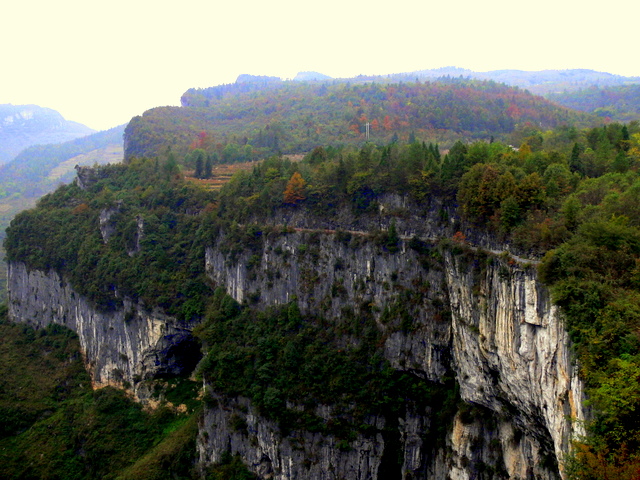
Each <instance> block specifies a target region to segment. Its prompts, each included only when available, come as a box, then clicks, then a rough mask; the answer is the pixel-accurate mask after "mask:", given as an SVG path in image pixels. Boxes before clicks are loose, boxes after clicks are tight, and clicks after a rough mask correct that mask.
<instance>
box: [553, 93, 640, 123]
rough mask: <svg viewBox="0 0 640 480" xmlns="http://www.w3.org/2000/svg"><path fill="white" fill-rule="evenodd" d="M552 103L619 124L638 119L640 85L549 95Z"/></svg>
mask: <svg viewBox="0 0 640 480" xmlns="http://www.w3.org/2000/svg"><path fill="white" fill-rule="evenodd" d="M547 98H548V99H549V100H551V101H553V102H556V103H559V104H561V105H564V106H565V107H569V108H573V109H575V110H580V111H583V112H587V113H592V114H595V115H598V116H600V117H604V118H610V119H612V120H615V121H619V122H629V121H633V120H638V118H640V84H632V85H621V86H610V87H597V86H592V87H589V88H584V89H581V90H576V91H564V92H558V93H550V94H548V95H547Z"/></svg>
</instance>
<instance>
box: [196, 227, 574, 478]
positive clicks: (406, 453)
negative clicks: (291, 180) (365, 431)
mask: <svg viewBox="0 0 640 480" xmlns="http://www.w3.org/2000/svg"><path fill="white" fill-rule="evenodd" d="M310 240H312V241H313V243H312V244H311V243H310ZM356 243H357V242H356ZM301 250H302V252H303V253H300V252H301ZM253 255H255V252H254V253H253ZM470 256H471V257H474V255H473V254H472V255H470V254H469V253H468V252H467V253H466V254H463V255H459V256H454V255H453V254H451V253H450V252H446V251H445V253H444V257H443V258H441V260H440V261H439V262H440V263H439V264H437V262H435V263H434V262H432V263H431V264H429V265H424V264H421V259H420V258H419V257H418V255H417V254H416V252H414V251H413V250H411V249H409V248H406V246H405V247H404V248H401V249H400V252H398V253H395V254H389V253H386V252H382V251H381V249H380V247H376V246H375V245H372V244H371V242H360V243H357V245H356V246H354V245H353V244H351V245H345V244H343V243H341V242H339V241H337V240H336V238H335V236H333V235H329V234H325V235H320V236H319V237H318V236H316V237H311V236H310V234H308V233H302V232H301V233H289V234H286V235H280V236H273V237H272V238H269V239H267V240H265V243H264V248H263V250H262V256H261V262H260V264H259V265H256V263H255V257H254V262H253V263H251V262H249V257H250V254H249V253H247V254H246V255H240V256H239V257H238V258H235V259H229V258H228V257H225V255H223V254H222V253H221V252H220V250H219V249H218V248H217V247H216V246H215V245H214V246H212V247H211V248H210V249H208V250H207V253H206V266H207V271H208V274H209V276H210V277H211V278H212V280H213V281H214V282H216V283H218V284H220V285H225V286H226V287H227V292H228V293H229V294H230V295H231V296H233V297H234V298H235V299H236V300H238V301H243V300H246V299H249V298H251V299H253V300H252V301H253V302H255V303H256V304H257V305H264V306H267V305H274V304H282V303H286V302H287V301H288V299H289V298H292V297H293V295H295V296H296V298H297V301H298V304H299V305H300V308H301V310H303V311H305V312H307V313H314V314H317V313H319V312H322V315H323V316H325V318H337V317H339V315H340V308H341V307H342V306H344V305H345V304H349V305H362V304H368V305H370V306H371V305H374V306H375V307H377V308H376V309H374V311H377V312H378V313H377V315H378V319H379V327H380V328H381V330H382V331H383V332H385V338H386V340H385V344H384V349H385V356H386V358H387V359H388V360H389V362H390V363H391V365H392V366H393V367H394V368H396V369H398V370H405V371H410V372H411V373H414V374H416V375H419V376H421V377H422V378H424V379H426V380H430V381H441V380H442V379H443V377H444V376H445V375H446V373H447V372H453V374H454V375H455V377H456V379H457V382H458V384H459V386H460V396H461V397H462V400H464V401H465V402H467V404H468V405H471V406H472V407H473V409H475V410H476V413H475V416H473V415H472V416H471V417H470V418H469V415H465V414H463V413H459V414H457V415H456V417H455V419H454V421H453V425H452V427H451V430H450V432H449V433H448V434H447V436H446V439H442V442H443V444H442V445H439V446H436V447H433V446H429V445H427V444H425V440H424V439H425V437H428V435H429V433H428V432H429V414H428V413H423V414H421V415H413V414H409V413H407V415H406V416H405V417H404V418H400V419H398V420H399V424H400V430H401V441H400V443H401V447H400V448H401V449H402V453H401V455H402V458H403V466H402V469H401V472H402V478H407V479H408V478H443V479H444V478H451V479H460V480H466V479H471V478H492V477H491V474H490V472H493V474H495V475H496V478H510V479H523V480H524V479H529V478H539V479H554V478H559V477H562V466H561V464H560V462H561V459H562V458H563V457H564V455H565V454H566V453H567V452H568V450H569V448H570V441H571V438H572V437H573V436H576V435H581V434H583V433H584V432H583V430H582V426H581V425H582V421H583V420H584V419H585V416H586V413H585V411H584V409H583V404H582V402H583V400H584V396H583V390H582V388H583V386H582V383H581V381H580V380H579V378H578V369H577V366H576V365H575V362H573V361H572V359H571V357H570V342H569V339H568V336H567V334H566V332H565V330H564V328H563V325H562V321H561V319H560V317H559V314H558V310H557V309H556V307H555V306H553V305H552V304H551V302H550V299H549V294H548V292H547V290H546V289H545V288H544V287H543V286H542V285H541V284H540V283H539V282H538V281H537V273H536V270H535V268H531V267H528V266H521V265H519V264H518V263H517V262H514V261H510V260H509V259H508V258H500V257H498V256H495V255H492V254H482V255H478V256H476V257H475V258H471V259H470V258H469V257H470ZM336 265H338V266H339V268H336ZM332 286H333V287H332ZM336 286H337V287H336ZM408 290H412V291H415V290H420V291H421V292H422V295H423V298H422V300H421V301H420V302H418V304H417V306H415V308H414V309H413V311H412V314H413V318H412V325H411V326H410V328H409V330H408V331H406V330H404V329H401V328H397V327H398V325H397V324H396V325H387V324H383V323H382V322H381V320H380V319H381V318H382V312H384V309H385V307H386V306H387V305H389V304H390V303H392V302H393V301H394V299H395V298H396V295H397V292H400V291H408ZM336 291H337V292H338V293H337V294H336ZM356 314H357V312H356ZM478 409H480V410H478ZM239 412H241V411H240V410H235V409H234V408H230V409H228V410H227V411H226V413H225V410H224V409H213V410H209V411H208V412H207V414H206V415H205V425H209V424H211V425H213V424H216V425H217V426H218V427H220V425H222V424H223V423H224V421H223V420H221V419H220V416H223V417H224V416H225V415H226V416H227V417H229V415H232V414H236V415H239V414H241V413H239ZM478 412H480V413H478ZM209 415H214V416H215V418H216V419H215V420H214V419H210V418H209ZM479 416H480V417H483V418H479ZM251 418H254V417H251ZM227 421H228V420H227ZM260 423H261V422H260V421H258V422H257V424H256V425H258V424H260ZM215 431H216V432H217V433H215V434H214V430H213V429H211V432H210V434H208V436H206V437H205V436H201V438H200V446H199V449H200V453H201V459H202V462H203V463H205V464H206V463H207V462H211V461H215V460H216V459H219V455H221V454H222V451H224V450H223V446H230V448H231V451H232V453H239V454H240V455H242V457H243V458H244V459H245V460H246V461H247V463H248V464H249V465H254V466H256V465H258V463H256V462H257V461H258V460H257V459H258V458H259V457H260V458H262V457H261V455H263V454H264V455H266V456H267V457H268V458H269V459H270V462H271V465H272V470H270V472H271V473H269V476H262V477H261V478H273V479H278V480H281V479H282V480H284V479H289V478H305V479H306V478H310V479H320V478H329V477H324V476H322V475H320V474H315V473H312V471H311V470H306V471H301V470H297V471H296V472H295V473H294V472H292V471H291V469H289V467H286V466H287V465H295V464H297V463H299V462H300V461H301V460H300V458H299V457H296V456H295V455H294V454H293V453H291V452H290V451H289V447H287V446H285V445H286V441H288V440H286V439H285V438H281V437H279V436H278V434H277V429H276V427H275V426H273V425H272V426H271V427H270V432H271V433H270V434H269V435H270V436H269V438H268V439H267V437H264V438H263V440H259V441H258V445H263V443H264V444H265V445H266V444H268V445H270V448H271V450H270V451H269V453H264V452H266V449H265V447H262V446H259V447H255V448H254V447H252V445H253V444H255V439H253V437H250V436H246V437H242V435H239V434H237V433H231V432H229V430H228V428H227V427H224V428H218V429H217V430H215ZM274 432H276V433H274ZM221 438H222V440H221ZM369 440H372V439H369ZM314 441H316V440H313V441H312V440H311V438H306V437H305V440H304V441H303V444H304V445H305V446H304V447H303V449H310V451H312V452H313V453H312V454H309V455H307V456H306V457H305V458H307V463H309V460H308V459H309V458H312V459H316V460H313V461H311V463H312V464H313V465H316V464H318V465H319V464H326V462H329V464H330V465H334V466H335V465H337V464H339V460H337V459H336V457H335V455H336V454H337V453H336V452H335V451H331V452H329V451H326V450H322V449H315V450H314V449H313V448H312V446H311V445H312V444H313V442H314ZM363 441H364V440H358V442H360V443H358V442H356V443H355V444H354V445H352V446H351V447H350V448H351V450H350V451H356V452H359V453H358V455H364V454H365V451H366V452H368V453H367V455H374V456H376V458H369V459H368V461H367V465H369V466H371V465H377V464H380V462H381V458H382V457H381V455H382V454H383V452H384V448H382V450H380V449H378V450H375V449H366V448H360V446H359V445H362V444H363V443H362V442H363ZM378 441H382V443H383V444H384V439H378V440H375V442H378ZM252 442H253V443H252ZM261 442H262V443H261ZM265 442H266V443H265ZM323 442H324V443H329V444H330V443H331V439H329V438H326V439H325V440H323ZM427 443H428V442H427ZM254 446H255V445H254ZM274 446H275V451H274V450H273V449H274ZM260 452H262V453H260ZM274 458H275V459H277V460H274ZM323 462H324V463H323ZM363 468H364V467H363ZM483 468H485V470H482V469H483ZM254 471H258V469H257V466H256V468H255V469H254ZM483 471H484V472H485V473H483V474H482V475H481V476H478V475H479V473H478V472H483ZM361 474H363V472H361V471H358V473H357V474H356V473H352V474H351V476H345V477H344V478H361V477H360V476H358V475H361ZM364 474H365V477H362V478H382V477H380V476H379V475H378V474H377V472H376V471H375V469H373V470H372V469H371V468H369V469H368V470H366V471H365V472H364ZM367 475H368V476H367ZM331 478H340V477H339V476H336V477H331Z"/></svg>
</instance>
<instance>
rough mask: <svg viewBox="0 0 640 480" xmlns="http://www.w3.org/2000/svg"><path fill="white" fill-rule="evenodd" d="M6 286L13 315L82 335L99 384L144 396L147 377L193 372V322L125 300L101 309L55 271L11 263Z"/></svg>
mask: <svg viewBox="0 0 640 480" xmlns="http://www.w3.org/2000/svg"><path fill="white" fill-rule="evenodd" d="M8 289H9V292H10V294H9V316H10V318H11V319H12V320H14V321H17V322H24V323H28V324H30V325H33V326H35V327H43V326H46V325H48V324H50V323H55V324H59V325H64V326H65V327H68V328H70V329H71V330H73V331H75V332H76V333H77V334H78V336H79V339H80V346H81V349H82V353H83V356H84V358H85V363H86V365H87V368H88V370H89V372H90V374H91V378H92V380H93V383H94V385H95V386H96V387H102V386H106V385H112V386H116V387H119V388H126V389H128V390H131V391H132V392H133V393H134V394H135V395H136V396H137V397H138V398H141V399H144V398H146V397H147V396H148V393H149V392H147V391H146V390H145V388H144V380H148V379H150V378H153V377H155V376H158V375H163V374H176V373H179V372H180V371H182V370H187V371H191V369H193V367H194V366H195V362H197V360H198V359H199V353H198V347H197V346H196V347H195V352H194V349H193V348H189V346H190V345H191V343H192V342H193V339H192V337H191V330H192V328H193V325H192V324H186V323H181V322H178V321H177V320H176V319H175V318H172V317H170V316H167V315H165V314H163V313H162V312H160V311H159V310H157V309H154V310H153V311H147V310H145V309H144V308H143V307H142V306H141V305H137V304H134V303H132V302H130V301H127V300H125V301H124V302H123V303H124V306H123V308H121V309H119V310H114V311H99V310H97V309H96V308H95V306H94V305H93V304H92V303H91V302H89V301H88V300H87V299H85V298H83V297H82V296H80V295H78V294H77V293H76V292H75V291H74V290H73V288H72V287H71V286H70V285H69V284H68V283H67V282H66V281H65V280H64V279H63V278H61V277H60V275H58V274H57V273H56V272H55V271H49V272H41V271H38V270H29V269H27V267H26V266H25V265H24V264H22V263H11V264H9V272H8Z"/></svg>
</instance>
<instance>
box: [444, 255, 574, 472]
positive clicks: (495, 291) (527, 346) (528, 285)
mask: <svg viewBox="0 0 640 480" xmlns="http://www.w3.org/2000/svg"><path fill="white" fill-rule="evenodd" d="M445 263H446V277H447V284H448V285H449V298H450V302H451V310H452V332H453V358H454V364H455V367H454V368H455V370H456V372H457V376H458V381H459V384H460V394H461V396H462V398H463V399H464V400H467V401H469V402H473V403H475V404H479V405H483V406H485V407H487V408H489V409H491V410H492V411H494V412H500V411H501V410H502V409H503V408H505V407H508V409H509V410H511V411H513V412H517V413H516V414H514V415H511V414H510V416H512V420H513V422H514V423H515V425H517V426H519V427H521V428H524V429H526V430H529V431H530V432H531V435H532V438H538V439H545V440H544V441H547V442H549V441H550V442H551V444H552V447H553V452H554V453H555V455H556V458H558V459H561V458H563V456H564V454H566V452H568V449H569V442H570V440H571V438H572V437H574V436H576V435H583V434H584V431H583V430H582V425H583V422H584V420H585V412H584V410H583V407H582V400H583V384H582V382H581V381H580V380H579V378H578V368H577V366H576V365H575V363H574V362H572V359H571V356H570V341H569V338H568V335H567V333H566V331H565V330H564V327H563V323H562V321H561V319H560V317H559V314H558V310H557V308H556V307H555V306H554V305H552V304H551V302H550V299H549V294H548V292H547V291H546V289H545V288H544V287H542V286H541V285H540V284H539V283H537V282H536V272H535V270H534V269H532V268H520V267H511V268H508V269H507V268H506V267H505V266H504V265H493V266H491V267H487V269H486V273H485V274H484V276H483V277H482V278H481V279H479V280H474V279H473V278H472V276H473V273H472V272H468V271H465V269H464V268H462V267H461V266H460V261H459V260H456V259H455V258H453V257H452V256H451V255H447V256H446V262H445ZM474 290H475V293H474ZM515 465H519V462H515ZM509 474H510V478H525V477H516V476H513V475H514V474H515V472H511V471H509Z"/></svg>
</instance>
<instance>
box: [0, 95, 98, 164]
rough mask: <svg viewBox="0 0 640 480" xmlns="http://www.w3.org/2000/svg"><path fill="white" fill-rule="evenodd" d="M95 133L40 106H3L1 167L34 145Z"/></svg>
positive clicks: (0, 120) (0, 118)
mask: <svg viewBox="0 0 640 480" xmlns="http://www.w3.org/2000/svg"><path fill="white" fill-rule="evenodd" d="M94 132H95V130H93V129H91V128H89V127H87V126H85V125H82V124H80V123H77V122H73V121H69V120H65V118H64V117H63V116H62V115H60V113H58V112H56V111H55V110H51V109H50V108H44V107H39V106H37V105H11V104H3V105H0V164H1V163H6V162H8V161H9V160H11V159H12V158H13V157H15V156H16V155H17V154H18V153H20V152H21V151H22V150H24V149H25V148H27V147H30V146H32V145H46V144H53V143H62V142H66V141H68V140H73V139H75V138H79V137H84V136H86V135H89V134H91V133H94Z"/></svg>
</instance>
